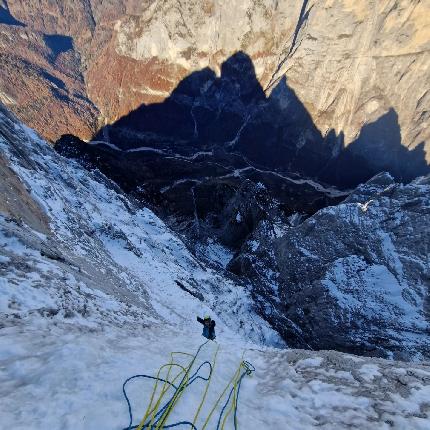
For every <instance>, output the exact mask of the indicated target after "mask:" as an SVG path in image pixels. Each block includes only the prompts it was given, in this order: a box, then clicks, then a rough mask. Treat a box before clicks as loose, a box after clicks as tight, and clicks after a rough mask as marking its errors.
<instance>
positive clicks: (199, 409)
mask: <svg viewBox="0 0 430 430" xmlns="http://www.w3.org/2000/svg"><path fill="white" fill-rule="evenodd" d="M218 351H219V345H218V346H217V349H216V351H215V355H214V358H213V360H212V371H211V374H210V375H209V379H208V381H207V383H206V388H205V392H204V393H203V398H202V401H201V402H200V405H199V407H198V408H197V412H196V414H195V415H194V419H193V426H194V425H195V424H196V421H197V418H198V416H199V414H200V411H201V409H202V406H203V403H204V402H205V399H206V396H207V394H208V390H209V385H210V383H211V379H212V375H213V372H214V370H215V364H216V358H217V355H218Z"/></svg>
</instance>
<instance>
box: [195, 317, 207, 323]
mask: <svg viewBox="0 0 430 430" xmlns="http://www.w3.org/2000/svg"><path fill="white" fill-rule="evenodd" d="M197 321H198V322H199V323H200V324H204V323H205V322H204V321H203V320H202V319H201V318H200V317H197Z"/></svg>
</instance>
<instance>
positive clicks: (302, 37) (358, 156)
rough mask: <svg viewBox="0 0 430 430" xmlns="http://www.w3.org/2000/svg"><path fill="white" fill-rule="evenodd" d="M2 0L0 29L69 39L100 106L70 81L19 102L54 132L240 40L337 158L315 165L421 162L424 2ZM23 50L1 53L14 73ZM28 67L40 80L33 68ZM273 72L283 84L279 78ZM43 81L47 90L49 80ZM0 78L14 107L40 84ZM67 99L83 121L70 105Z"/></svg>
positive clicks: (411, 168)
mask: <svg viewBox="0 0 430 430" xmlns="http://www.w3.org/2000/svg"><path fill="white" fill-rule="evenodd" d="M3 4H4V6H3V10H4V11H7V13H8V16H9V18H8V19H6V18H5V19H3V21H2V20H1V19H0V25H1V27H2V32H3V33H2V34H3V35H7V37H10V34H12V33H13V32H14V31H17V29H20V31H21V32H23V31H24V30H23V29H25V31H27V32H28V31H32V32H39V33H40V34H41V35H43V34H44V35H51V34H59V35H62V36H64V37H69V38H71V39H72V41H73V52H74V54H73V55H74V56H75V57H79V58H80V61H79V62H78V63H79V64H78V68H79V71H80V72H81V73H82V74H83V76H84V77H85V89H84V90H82V89H81V90H80V91H83V92H85V95H86V96H88V98H89V99H90V100H91V101H92V102H93V103H94V104H95V105H96V106H97V108H98V109H99V111H100V112H101V116H100V118H99V117H98V116H99V114H98V112H97V111H95V110H93V109H92V108H91V107H90V106H87V105H85V104H83V102H82V99H81V98H80V97H75V98H73V97H72V95H73V94H75V93H74V90H72V89H68V90H67V91H66V94H67V96H68V97H69V98H70V100H61V98H57V99H56V103H57V105H56V106H55V107H56V108H55V109H54V108H53V107H52V106H50V105H49V103H47V102H46V103H45V104H44V103H39V105H38V107H39V108H38V109H37V110H36V109H33V110H31V109H30V108H29V109H26V110H24V111H23V112H22V114H21V116H20V117H21V118H23V119H25V120H26V121H27V122H29V123H31V124H32V125H34V126H36V128H37V129H38V131H39V132H41V133H43V134H44V135H45V136H47V135H49V137H51V136H56V137H59V136H60V134H64V133H62V131H63V130H64V128H68V132H69V133H72V134H75V135H78V136H79V137H81V138H87V136H88V130H92V129H93V128H94V124H100V122H101V123H112V122H114V121H116V120H118V118H120V117H121V116H124V115H126V114H128V113H129V112H130V111H132V110H134V109H136V108H138V107H139V106H140V105H141V104H142V103H145V104H149V103H155V102H157V103H158V102H161V101H163V100H165V99H166V98H167V97H169V95H170V94H171V93H172V92H173V91H174V89H175V88H176V86H177V85H178V83H179V82H180V81H181V80H182V79H183V78H184V77H186V76H188V75H189V74H191V73H193V72H195V71H197V70H202V69H204V68H206V67H209V68H210V69H211V70H213V71H214V72H215V73H216V74H217V75H219V74H220V73H222V70H221V69H222V64H223V63H224V62H225V60H226V59H227V58H229V57H230V56H231V55H233V54H234V53H236V52H237V51H243V52H244V53H246V54H247V55H249V57H250V58H251V60H252V63H253V64H254V66H255V73H256V77H257V79H258V81H259V83H260V84H261V86H262V88H263V89H264V92H265V95H266V96H267V97H268V96H269V95H270V96H273V98H274V99H277V100H278V104H279V106H280V107H282V108H283V109H285V110H286V111H288V112H290V111H289V109H290V110H291V105H294V96H295V97H297V99H298V100H300V101H301V103H302V104H303V107H304V111H303V112H304V113H306V115H309V117H310V118H311V120H312V124H315V126H316V128H317V130H318V131H319V133H320V134H321V139H320V143H321V144H323V145H325V157H326V158H329V159H331V158H334V160H330V163H329V164H327V163H325V164H323V165H322V166H319V168H318V170H316V171H315V172H313V173H314V174H317V173H318V174H319V175H320V177H321V178H323V179H324V180H326V181H331V182H333V183H337V184H341V185H346V184H347V185H354V184H356V183H358V182H359V181H361V180H363V177H364V176H366V175H367V178H368V177H369V175H370V176H371V175H372V174H373V173H375V171H380V170H384V169H385V170H387V169H388V170H390V171H391V172H392V173H393V174H394V175H395V176H396V177H401V176H402V175H404V176H405V178H406V179H410V178H411V177H413V176H414V175H417V174H424V173H426V171H427V170H426V169H428V163H429V161H430V159H429V155H428V154H429V153H430V151H429V149H428V144H429V143H428V142H429V134H428V133H429V132H428V127H427V123H428V121H429V114H428V109H427V107H428V106H429V103H430V99H429V97H430V92H429V91H428V88H429V84H430V82H429V77H428V76H429V75H428V73H427V71H428V68H429V61H430V60H429V59H430V55H429V52H430V51H429V49H430V46H429V43H430V42H429V40H430V38H429V26H428V19H427V17H428V16H429V5H428V2H426V1H423V0H421V1H420V0H417V1H414V2H412V3H411V2H409V1H407V0H402V1H395V0H384V1H382V2H381V1H376V0H372V1H370V2H369V1H366V0H359V1H350V0H324V1H316V0H294V1H288V0H281V1H272V0H263V1H259V2H256V1H253V0H245V1H240V2H239V1H237V2H227V1H224V0H218V1H215V0H205V1H203V2H202V1H200V0H199V1H197V0H187V1H184V2H181V3H178V2H176V1H163V2H135V1H132V0H122V1H118V2H114V3H112V4H106V2H101V1H100V0H88V1H85V2H69V1H67V2H65V1H50V0H47V1H44V2H33V1H32V0H13V1H11V0H8V1H7V2H5V1H3ZM1 23H3V24H1ZM13 24H15V25H13ZM18 24H19V25H18ZM24 26H26V27H24ZM3 37H6V36H3ZM22 57H23V59H26V60H27V62H28V64H26V65H24V64H20V66H19V67H18V68H15V67H14V64H15V63H14V61H15V60H14V59H13V57H12V56H9V57H7V58H5V59H4V60H2V64H3V63H4V64H6V65H9V66H8V67H7V70H8V75H10V77H11V79H12V80H13V79H14V78H13V77H14V76H15V74H16V73H18V74H19V73H28V72H20V71H15V69H22V70H31V69H32V65H34V64H36V63H37V61H36V60H35V57H34V54H33V51H32V50H31V49H30V47H27V48H25V52H23V54H22ZM69 62H70V61H68V62H67V64H68V63H69ZM49 73H51V72H49ZM51 74H52V75H54V76H56V75H55V73H51ZM36 75H37V77H38V79H39V80H40V77H41V76H42V74H41V72H38V73H37V74H36ZM69 75H70V74H69ZM72 75H73V76H75V77H76V76H77V73H75V72H73V73H72ZM60 79H62V78H61V77H60ZM282 79H284V80H285V82H286V85H281V87H279V88H278V86H279V83H280V82H281V80H282ZM62 80H63V81H64V79H62ZM35 81H37V82H38V80H37V79H35ZM45 86H47V87H48V88H49V89H50V90H51V92H52V83H51V84H49V85H48V82H45ZM6 87H7V86H5V84H2V87H1V88H0V89H1V91H2V92H3V93H4V95H3V99H4V101H6V102H7V101H8V100H9V105H10V107H11V108H12V109H14V110H15V112H17V113H18V114H19V113H20V112H19V110H20V107H21V106H22V105H23V104H24V105H25V103H26V102H25V100H26V99H28V98H29V97H30V96H31V97H30V98H32V97H33V98H34V97H35V94H38V93H39V91H40V89H39V87H38V86H37V85H31V84H29V86H23V87H22V88H21V86H17V87H16V88H15V89H14V91H15V93H13V92H12V89H11V88H10V86H9V87H7V88H6ZM66 87H67V88H69V87H68V84H67V82H66ZM33 88H34V89H33ZM286 88H287V90H286ZM394 89H395V90H394ZM77 94H81V92H78V93H77ZM18 95H21V98H20V97H18ZM24 95H25V97H24ZM292 95H293V96H292ZM47 97H48V98H51V99H52V98H53V96H52V95H47ZM10 100H16V101H17V103H16V104H13V103H10ZM78 100H81V104H79V102H78ZM65 106H66V107H67V109H66V107H65ZM72 107H74V108H75V109H77V110H79V113H80V115H79V116H80V117H81V118H82V122H84V123H86V124H87V127H83V126H82V125H81V123H80V122H77V120H76V119H75V117H76V115H70V112H69V110H70V109H71V108H72ZM58 110H59V111H60V114H58V115H57V114H56V112H57V111H58ZM35 112H37V113H38V114H40V113H41V114H42V116H43V117H45V118H47V117H48V115H50V114H51V112H52V115H54V119H55V120H54V121H52V124H56V123H57V122H58V121H57V120H62V121H63V122H64V123H65V124H67V125H68V127H64V128H60V129H58V127H54V126H53V125H52V124H50V123H49V121H48V120H47V119H45V120H43V121H37V120H36V119H35V118H33V115H35ZM72 113H73V112H72ZM84 113H85V115H84ZM304 113H303V114H302V113H300V112H298V113H296V115H295V116H294V120H295V122H296V128H297V130H301V133H298V134H299V139H298V140H297V142H296V147H297V151H300V150H301V149H302V148H303V147H304V146H306V145H305V144H306V143H307V144H311V143H312V142H313V140H314V137H313V132H312V127H310V128H309V127H303V125H304V123H307V122H308V121H307V116H306V115H305V116H304V117H303V115H304ZM283 117H285V115H284V116H283ZM99 121H100V122H99ZM60 122H61V121H60ZM338 157H340V161H338V160H337V159H338ZM357 160H358V161H362V160H364V161H365V162H366V163H369V164H370V171H369V172H367V173H366V175H363V174H360V172H359V171H358V172H353V173H354V174H353V175H352V177H348V178H345V177H344V176H345V174H344V173H343V172H344V170H345V168H344V166H345V165H346V166H348V168H349V166H351V164H354V163H357ZM360 164H362V163H360ZM321 169H322V170H321ZM364 179H366V178H364ZM402 179H403V178H402Z"/></svg>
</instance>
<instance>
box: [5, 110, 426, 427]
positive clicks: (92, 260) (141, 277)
mask: <svg viewBox="0 0 430 430" xmlns="http://www.w3.org/2000/svg"><path fill="white" fill-rule="evenodd" d="M0 151H1V152H0V169H1V170H0V171H1V174H2V176H1V186H0V192H1V204H0V275H1V278H0V423H1V428H5V429H6V428H7V429H9V428H13V429H24V428H25V429H60V428H61V429H74V430H77V429H85V430H89V429H96V428H113V429H121V428H127V426H128V415H127V405H126V402H125V401H124V399H123V397H122V383H123V381H124V380H125V379H126V378H127V377H130V376H131V375H133V374H137V373H148V374H154V373H155V371H156V370H157V369H158V368H159V367H160V366H161V365H162V364H164V363H166V362H167V361H168V360H169V352H170V351H185V352H189V353H193V352H195V351H196V350H197V347H198V346H199V345H200V344H201V343H202V340H203V338H202V337H201V336H200V330H201V326H200V325H199V324H198V323H197V322H196V321H195V316H196V315H198V314H199V315H202V314H204V313H210V314H211V315H212V316H213V317H214V318H215V319H216V321H217V336H218V342H219V343H218V344H216V343H213V342H210V343H209V344H207V345H205V347H204V348H203V349H202V352H201V355H199V357H198V360H197V363H196V367H197V365H198V363H200V362H201V360H204V359H211V358H212V357H213V354H214V353H215V349H216V347H217V345H219V347H220V350H219V353H218V358H217V363H216V366H215V370H214V376H213V379H212V382H211V386H210V390H209V392H208V397H207V399H206V403H205V405H204V406H203V409H202V412H201V418H200V420H199V421H198V422H197V428H199V429H201V428H202V424H203V421H204V418H205V417H206V416H207V415H208V413H209V410H210V409H211V407H212V406H213V404H214V402H215V400H216V398H217V397H218V395H219V394H220V393H221V392H222V390H223V387H224V386H225V384H226V383H227V381H228V380H229V379H230V378H231V376H232V375H233V373H234V372H235V370H236V368H237V366H238V364H239V363H240V361H241V359H242V357H244V358H245V359H246V360H248V361H250V362H252V363H253V364H254V366H255V367H256V372H255V374H253V376H251V377H247V378H246V379H245V380H244V382H243V384H242V385H243V386H242V388H241V394H240V403H239V412H238V420H239V428H242V429H249V428H251V427H253V426H257V427H259V428H281V429H308V428H314V427H316V426H318V427H322V428H336V429H338V428H339V429H342V428H360V429H362V428H369V429H370V428H378V429H379V428H399V429H400V428H421V429H424V428H428V427H429V424H430V421H429V415H428V414H429V410H430V403H429V400H428V399H429V398H430V396H429V394H430V366H429V365H427V364H420V365H419V364H409V363H408V364H406V363H394V362H387V361H383V360H376V359H368V358H366V359H364V358H358V357H354V356H350V355H345V354H341V353H336V352H323V351H320V352H312V351H299V350H285V349H279V347H282V346H284V345H283V344H282V342H281V340H280V339H279V336H278V335H277V334H276V333H275V332H274V331H272V330H271V329H270V327H269V326H268V324H267V323H266V322H265V321H263V320H262V319H261V318H259V317H258V316H257V315H256V314H255V313H254V310H253V303H252V300H251V298H250V295H249V292H248V289H247V288H248V287H247V286H246V285H243V284H241V283H240V282H239V281H237V279H234V278H231V277H229V276H228V275H227V274H226V273H225V272H224V271H223V270H221V269H218V270H217V269H216V268H215V266H213V267H209V266H206V265H205V264H204V263H202V262H200V261H198V260H196V259H195V258H194V257H193V256H192V254H191V253H190V252H189V251H188V250H187V248H186V247H185V245H184V244H183V243H182V242H181V240H180V239H179V238H178V237H177V236H175V235H174V234H173V233H172V232H171V231H170V230H169V229H168V228H167V227H166V226H165V225H164V224H163V223H162V222H161V221H160V220H159V219H158V218H157V217H156V216H155V215H154V214H153V213H152V212H151V211H149V210H148V209H145V208H139V207H138V206H137V205H136V204H135V203H134V202H132V201H130V200H129V199H127V198H126V197H125V196H124V195H122V193H121V192H120V190H119V189H117V188H116V187H115V186H114V185H113V184H112V183H111V182H109V181H108V180H107V179H106V178H105V177H104V176H103V175H101V174H100V173H98V172H97V171H95V172H92V173H88V172H87V171H85V170H83V169H82V168H81V167H80V166H79V165H78V164H76V163H74V162H71V161H70V160H67V159H64V158H62V157H60V156H59V155H58V154H56V153H55V152H54V151H53V150H52V149H51V148H50V147H49V146H48V145H47V144H46V143H45V142H44V141H42V140H40V139H39V138H38V137H37V136H36V135H35V134H34V133H33V132H32V131H31V130H29V129H28V128H26V127H25V126H23V125H21V124H19V123H18V122H17V121H16V119H15V118H14V117H12V116H11V115H10V114H8V113H7V112H6V111H4V110H3V109H2V108H1V107H0ZM192 388H193V389H192V390H190V391H187V392H186V393H185V394H184V397H183V398H182V399H181V401H180V402H179V404H178V406H177V409H175V411H174V413H173V415H172V417H171V418H170V421H169V423H170V422H175V421H178V420H192V418H193V416H194V412H195V410H196V408H197V405H198V403H199V401H200V398H201V396H202V390H203V385H202V384H200V385H199V384H198V383H196V384H195V386H194V385H193V387H192ZM150 389H151V383H149V382H148V381H143V380H136V381H133V382H132V383H131V384H130V387H129V394H130V398H131V402H132V406H133V410H134V412H135V415H136V419H135V423H136V422H137V420H138V418H141V416H142V415H143V413H144V408H145V404H146V401H147V399H148V396H149V394H150ZM219 412H220V407H218V408H217V410H216V413H215V414H214V415H213V417H212V419H211V421H210V423H209V426H208V428H216V421H217V416H218V414H219ZM184 427H185V426H182V428H184ZM178 428H180V427H178ZM226 428H233V422H232V417H230V418H229V420H228V421H227V423H226Z"/></svg>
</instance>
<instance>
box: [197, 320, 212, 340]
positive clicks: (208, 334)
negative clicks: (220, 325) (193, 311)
mask: <svg viewBox="0 0 430 430" xmlns="http://www.w3.org/2000/svg"><path fill="white" fill-rule="evenodd" d="M197 321H198V322H199V323H200V324H203V333H202V335H203V336H204V337H205V338H207V339H210V340H214V339H215V337H216V336H215V321H214V320H212V319H208V320H204V319H202V318H200V317H197Z"/></svg>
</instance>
